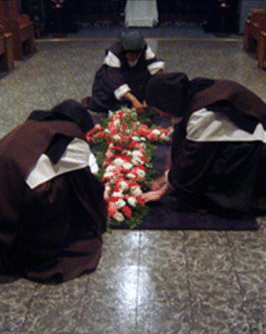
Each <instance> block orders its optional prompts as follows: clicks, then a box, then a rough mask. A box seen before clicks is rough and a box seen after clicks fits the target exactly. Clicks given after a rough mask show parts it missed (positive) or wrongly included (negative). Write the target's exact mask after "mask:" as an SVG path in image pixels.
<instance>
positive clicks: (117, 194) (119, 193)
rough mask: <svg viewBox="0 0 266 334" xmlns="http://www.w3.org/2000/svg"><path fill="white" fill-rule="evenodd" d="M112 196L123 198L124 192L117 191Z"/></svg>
mask: <svg viewBox="0 0 266 334" xmlns="http://www.w3.org/2000/svg"><path fill="white" fill-rule="evenodd" d="M112 196H114V197H123V191H122V190H121V191H115V192H113V194H112ZM116 202H117V201H116Z"/></svg>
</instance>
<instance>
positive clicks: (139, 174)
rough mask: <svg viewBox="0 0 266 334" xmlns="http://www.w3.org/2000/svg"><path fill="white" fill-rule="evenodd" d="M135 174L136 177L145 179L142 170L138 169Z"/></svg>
mask: <svg viewBox="0 0 266 334" xmlns="http://www.w3.org/2000/svg"><path fill="white" fill-rule="evenodd" d="M137 173H138V176H139V177H142V178H143V177H145V175H146V173H145V171H144V170H142V169H138V170H137Z"/></svg>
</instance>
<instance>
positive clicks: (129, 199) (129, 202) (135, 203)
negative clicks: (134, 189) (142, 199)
mask: <svg viewBox="0 0 266 334" xmlns="http://www.w3.org/2000/svg"><path fill="white" fill-rule="evenodd" d="M127 202H128V204H129V205H131V206H132V207H133V208H135V207H136V205H137V203H138V201H137V200H136V198H135V197H132V196H130V197H129V198H128V199H127Z"/></svg>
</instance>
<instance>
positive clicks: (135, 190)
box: [130, 187, 142, 197]
mask: <svg viewBox="0 0 266 334" xmlns="http://www.w3.org/2000/svg"><path fill="white" fill-rule="evenodd" d="M130 193H131V194H133V195H135V196H136V197H138V196H140V195H141V194H142V191H141V189H140V188H139V187H132V188H131V189H130Z"/></svg>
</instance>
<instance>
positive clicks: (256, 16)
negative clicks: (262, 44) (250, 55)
mask: <svg viewBox="0 0 266 334" xmlns="http://www.w3.org/2000/svg"><path fill="white" fill-rule="evenodd" d="M265 18H266V10H264V9H254V10H253V11H252V13H251V15H250V17H249V18H248V19H247V20H246V25H245V32H244V49H245V50H246V51H248V52H254V51H255V52H256V56H257V58H258V43H259V39H260V23H261V21H262V20H263V19H265Z"/></svg>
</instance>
